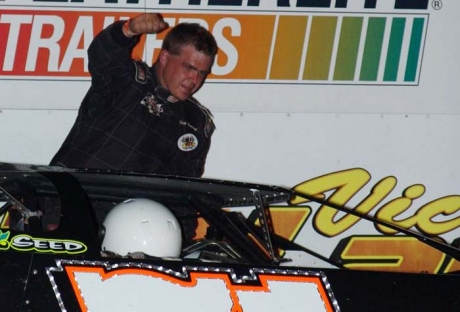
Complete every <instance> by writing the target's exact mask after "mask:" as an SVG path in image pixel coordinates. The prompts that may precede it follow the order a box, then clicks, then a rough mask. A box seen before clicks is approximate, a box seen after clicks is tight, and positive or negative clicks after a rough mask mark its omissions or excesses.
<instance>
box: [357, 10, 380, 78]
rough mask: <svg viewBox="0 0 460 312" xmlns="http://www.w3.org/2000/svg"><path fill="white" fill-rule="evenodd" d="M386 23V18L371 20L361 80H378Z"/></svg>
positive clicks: (368, 27)
mask: <svg viewBox="0 0 460 312" xmlns="http://www.w3.org/2000/svg"><path fill="white" fill-rule="evenodd" d="M385 23H386V18H384V17H371V18H369V22H368V25H367V34H366V42H365V44H364V52H363V60H362V63H361V72H360V76H359V80H362V81H376V80H377V75H378V72H379V64H380V55H381V53H382V43H383V34H384V33H385Z"/></svg>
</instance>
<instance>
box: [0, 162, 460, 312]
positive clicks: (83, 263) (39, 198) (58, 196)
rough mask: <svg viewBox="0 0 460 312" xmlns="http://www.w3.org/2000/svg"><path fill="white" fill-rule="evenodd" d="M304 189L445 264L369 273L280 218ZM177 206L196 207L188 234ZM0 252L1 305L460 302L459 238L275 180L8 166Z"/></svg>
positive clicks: (327, 306) (244, 307) (3, 170)
mask: <svg viewBox="0 0 460 312" xmlns="http://www.w3.org/2000/svg"><path fill="white" fill-rule="evenodd" d="M298 197H302V198H304V199H306V200H308V201H311V202H320V203H322V204H325V205H327V206H328V207H329V208H331V209H337V210H339V211H340V212H341V213H344V214H352V215H354V216H356V217H360V218H362V219H363V220H366V221H367V222H373V223H375V224H379V225H380V226H386V227H388V228H392V229H394V230H395V231H397V232H398V235H399V237H400V238H407V239H410V240H416V241H418V242H421V243H423V244H425V245H426V246H428V248H430V250H434V252H435V253H436V254H442V259H443V263H449V268H450V269H449V270H444V271H442V270H438V271H437V272H438V273H437V274H433V273H431V272H428V271H425V270H421V271H418V272H413V271H411V270H409V272H400V271H398V272H392V271H391V269H390V270H388V269H386V270H375V269H371V268H370V269H368V270H366V269H364V270H363V269H362V267H361V268H360V269H356V267H355V266H353V265H349V264H347V259H345V258H343V257H341V256H340V255H337V253H333V254H330V255H324V254H322V253H320V252H317V251H315V250H311V249H310V248H307V247H306V246H305V245H303V244H300V243H298V241H299V240H296V241H294V240H293V239H291V238H289V237H285V236H283V235H281V234H280V233H279V231H277V230H276V229H277V228H279V226H276V224H275V222H274V218H273V215H272V209H271V208H272V207H273V206H275V205H276V207H277V209H281V210H283V207H284V206H283V205H285V207H288V206H289V204H290V203H292V201H293V199H294V198H298ZM172 206H175V207H177V206H180V207H186V208H187V209H192V210H193V211H195V212H196V217H197V218H198V221H199V223H198V224H199V227H198V231H197V232H198V233H197V235H196V236H195V238H194V239H193V240H191V241H184V240H183V235H181V233H182V229H181V227H182V224H183V223H184V220H182V219H181V216H180V215H177V214H175V213H173V211H174V210H172V209H170V207H172ZM187 218H188V216H187ZM185 221H187V220H185ZM305 239H308V238H305ZM0 253H1V254H0V281H1V284H0V311H123V312H126V311H213V312H215V311H225V312H237V311H245V312H248V311H277V312H280V311H289V312H292V311H385V312H386V311H460V300H459V299H458V294H457V293H456V291H455V290H456V289H459V287H460V275H459V272H458V270H456V269H455V268H456V267H458V261H459V260H460V250H459V249H458V248H457V247H455V246H453V245H452V244H446V243H444V242H442V241H441V240H439V239H437V238H435V237H429V236H426V235H423V234H422V233H417V232H412V231H409V230H407V229H402V228H398V227H397V226H395V225H392V224H390V223H387V222H384V221H381V220H378V219H375V218H374V217H371V216H366V215H360V214H359V213H358V212H356V211H353V210H350V209H347V207H344V206H341V205H338V204H334V203H333V202H327V201H326V200H325V199H321V198H319V197H317V196H310V195H308V194H300V193H298V192H296V191H294V190H291V189H289V188H285V187H279V186H271V185H258V184H250V183H242V182H235V181H219V180H212V179H195V178H194V179H192V178H184V177H174V176H161V175H147V174H139V173H123V172H110V171H97V170H75V169H66V168H60V167H48V166H37V165H20V164H7V163H3V164H0ZM429 255H430V254H429V253H426V251H425V249H424V252H423V254H420V255H417V257H420V258H423V257H425V256H429ZM299 259H302V260H301V261H299ZM312 259H313V260H312ZM355 260H356V259H355ZM357 260H358V261H359V259H357ZM414 261H416V259H415V260H414ZM307 263H312V265H311V266H309V265H306V264H307ZM389 263H390V262H389ZM389 267H391V265H389ZM452 268H454V269H452ZM439 272H444V273H443V274H441V273H439ZM446 272H448V273H446Z"/></svg>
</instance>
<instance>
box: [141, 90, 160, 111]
mask: <svg viewBox="0 0 460 312" xmlns="http://www.w3.org/2000/svg"><path fill="white" fill-rule="evenodd" d="M141 104H142V105H144V106H146V107H147V108H148V109H149V113H150V114H154V115H157V116H160V115H161V114H162V113H163V104H160V103H158V101H157V99H156V98H155V96H154V95H153V94H151V93H147V95H146V96H145V97H144V98H143V99H142V101H141Z"/></svg>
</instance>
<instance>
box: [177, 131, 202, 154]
mask: <svg viewBox="0 0 460 312" xmlns="http://www.w3.org/2000/svg"><path fill="white" fill-rule="evenodd" d="M197 146H198V139H197V137H196V136H195V135H193V134H192V133H186V134H184V135H183V136H181V137H180V138H179V140H177V147H179V149H180V150H181V151H183V152H190V151H193V150H194V149H195V148H196V147H197Z"/></svg>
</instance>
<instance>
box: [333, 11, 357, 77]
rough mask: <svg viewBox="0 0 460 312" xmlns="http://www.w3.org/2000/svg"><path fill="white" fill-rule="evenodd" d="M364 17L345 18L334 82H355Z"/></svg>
mask: <svg viewBox="0 0 460 312" xmlns="http://www.w3.org/2000/svg"><path fill="white" fill-rule="evenodd" d="M362 26H363V18H362V17H344V18H343V21H342V30H341V32H340V41H339V47H338V50H337V60H336V63H335V71H334V80H353V79H354V78H355V69H356V59H357V57H358V49H359V41H360V39H361V28H362Z"/></svg>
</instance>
